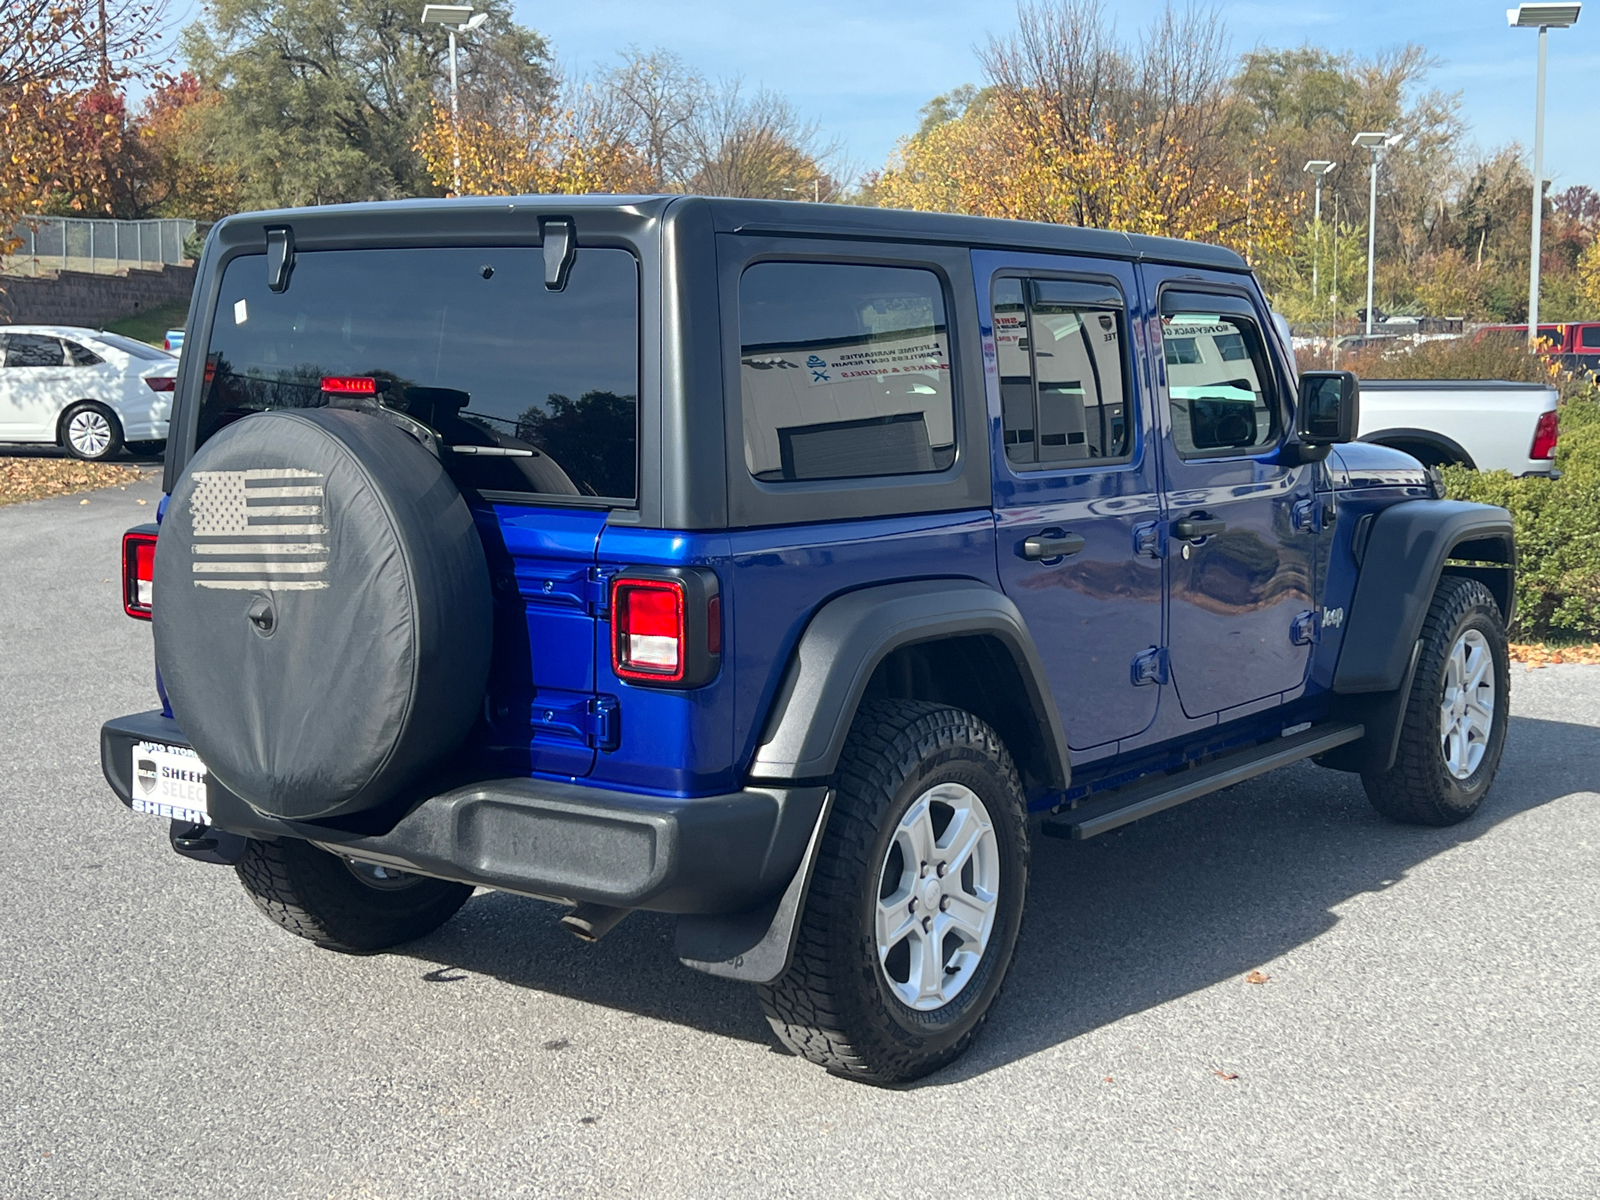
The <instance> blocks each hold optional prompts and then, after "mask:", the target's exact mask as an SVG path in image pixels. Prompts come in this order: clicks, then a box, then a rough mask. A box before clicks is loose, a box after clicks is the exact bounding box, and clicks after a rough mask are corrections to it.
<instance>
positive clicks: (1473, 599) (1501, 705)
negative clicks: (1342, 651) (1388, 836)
mask: <svg viewBox="0 0 1600 1200" xmlns="http://www.w3.org/2000/svg"><path fill="white" fill-rule="evenodd" d="M1509 658H1510V656H1509V654H1508V653H1507V648H1506V634H1505V628H1504V626H1503V624H1502V623H1501V620H1500V608H1499V605H1497V604H1496V603H1495V599H1494V597H1493V596H1492V595H1490V593H1489V590H1488V589H1487V588H1486V587H1484V586H1483V585H1482V584H1481V583H1479V582H1477V581H1476V580H1474V579H1463V578H1461V577H1459V576H1451V575H1446V576H1445V577H1444V578H1443V579H1441V580H1440V581H1439V587H1438V590H1437V591H1435V592H1434V595H1433V602H1432V604H1430V605H1429V608H1428V615H1427V618H1426V619H1425V620H1424V622H1423V625H1422V650H1421V652H1420V653H1419V655H1418V658H1417V670H1416V675H1415V676H1414V678H1413V680H1412V684H1411V696H1410V698H1409V700H1408V701H1407V703H1406V713H1405V719H1404V724H1403V725H1402V726H1401V729H1400V745H1399V750H1398V752H1397V753H1396V755H1395V762H1394V766H1393V767H1391V768H1390V769H1389V770H1387V771H1384V772H1382V773H1381V774H1380V773H1372V774H1365V775H1362V777H1361V784H1362V786H1363V787H1364V788H1365V789H1366V793H1367V798H1368V799H1369V800H1371V801H1372V805H1373V807H1374V808H1376V809H1377V810H1378V811H1379V812H1381V813H1383V814H1384V816H1386V817H1391V818H1393V819H1394V820H1396V821H1404V822H1406V823H1407V824H1411V825H1454V824H1455V823H1456V822H1458V821H1464V820H1466V819H1467V818H1468V817H1470V816H1471V815H1472V814H1473V813H1475V812H1477V811H1478V806H1479V805H1480V804H1481V803H1482V802H1483V797H1484V795H1485V793H1487V792H1488V790H1489V785H1490V784H1492V783H1493V782H1494V776H1495V771H1496V770H1498V769H1499V766H1500V753H1501V751H1502V750H1503V749H1504V747H1505V738H1506V719H1507V713H1508V708H1509V700H1510V694H1511V675H1510V662H1509Z"/></svg>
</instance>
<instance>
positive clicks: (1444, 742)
mask: <svg viewBox="0 0 1600 1200" xmlns="http://www.w3.org/2000/svg"><path fill="white" fill-rule="evenodd" d="M1494 703H1495V694H1494V655H1493V654H1492V653H1491V652H1490V650H1489V641H1488V639H1487V638H1485V637H1484V636H1483V634H1481V633H1479V632H1478V631H1477V630H1476V629H1469V630H1467V631H1466V632H1465V633H1463V634H1462V635H1461V636H1460V637H1458V638H1457V639H1456V643H1455V645H1454V646H1452V647H1451V648H1450V657H1449V658H1448V659H1446V660H1445V666H1444V698H1443V700H1442V701H1441V703H1440V710H1439V749H1440V751H1441V752H1442V753H1443V755H1444V762H1445V766H1446V767H1447V768H1448V769H1449V771H1450V774H1452V775H1454V776H1455V777H1456V778H1457V779H1467V778H1469V777H1470V776H1471V775H1472V773H1473V772H1474V771H1476V770H1477V769H1478V765H1479V764H1480V763H1482V762H1483V755H1484V752H1485V750H1486V749H1487V748H1488V745H1489V734H1490V733H1491V732H1492V731H1493V729H1494Z"/></svg>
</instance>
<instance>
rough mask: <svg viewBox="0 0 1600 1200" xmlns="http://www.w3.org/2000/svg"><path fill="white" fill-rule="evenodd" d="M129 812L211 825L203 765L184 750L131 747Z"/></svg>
mask: <svg viewBox="0 0 1600 1200" xmlns="http://www.w3.org/2000/svg"><path fill="white" fill-rule="evenodd" d="M133 810H134V811H135V812H142V813H149V814H150V815H151V816H152V817H171V818H172V819H173V820H174V821H191V822H193V823H194V824H196V825H209V824H211V814H210V813H208V812H207V811H206V765H205V763H203V762H201V761H200V756H199V755H198V754H196V753H195V752H194V751H193V750H191V749H189V748H188V747H187V746H169V745H167V744H166V743H165V742H135V743H134V744H133Z"/></svg>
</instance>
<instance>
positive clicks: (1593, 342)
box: [1578, 325, 1600, 350]
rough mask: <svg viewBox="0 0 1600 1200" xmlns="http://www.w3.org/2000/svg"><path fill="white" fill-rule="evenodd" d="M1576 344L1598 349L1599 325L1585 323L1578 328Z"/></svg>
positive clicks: (1599, 339) (1585, 347)
mask: <svg viewBox="0 0 1600 1200" xmlns="http://www.w3.org/2000/svg"><path fill="white" fill-rule="evenodd" d="M1578 345H1580V346H1582V347H1583V348H1584V349H1585V350H1600V325H1585V326H1584V327H1583V328H1582V329H1580V330H1578Z"/></svg>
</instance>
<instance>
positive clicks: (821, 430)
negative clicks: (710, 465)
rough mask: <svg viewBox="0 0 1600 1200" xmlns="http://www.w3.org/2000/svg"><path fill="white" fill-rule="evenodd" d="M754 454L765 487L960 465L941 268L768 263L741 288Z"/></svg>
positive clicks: (748, 450)
mask: <svg viewBox="0 0 1600 1200" xmlns="http://www.w3.org/2000/svg"><path fill="white" fill-rule="evenodd" d="M739 340H740V350H739V378H740V390H741V393H742V395H743V399H744V454H745V465H746V466H747V467H748V468H749V471H750V474H751V475H753V476H754V477H755V478H756V479H759V480H762V481H764V482H784V481H799V480H816V479H855V478H864V477H869V476H884V475H913V474H918V473H923V472H931V471H942V470H944V469H945V468H946V467H948V466H950V465H951V463H953V462H954V461H955V454H956V446H955V441H956V438H955V400H954V393H953V389H952V386H951V378H950V336H949V329H948V326H947V323H946V320H945V305H944V291H943V288H942V287H941V286H940V282H939V277H938V276H937V275H935V274H934V273H933V272H932V271H925V270H921V269H917V268H910V267H880V266H859V265H855V264H848V263H782V262H768V263H757V264H756V265H754V266H752V267H750V268H749V269H747V270H746V271H745V272H744V275H743V277H742V279H741V280H740V284H739Z"/></svg>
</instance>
